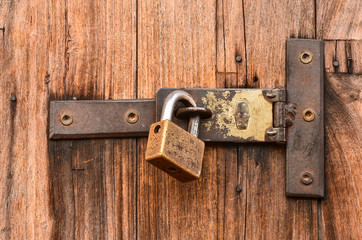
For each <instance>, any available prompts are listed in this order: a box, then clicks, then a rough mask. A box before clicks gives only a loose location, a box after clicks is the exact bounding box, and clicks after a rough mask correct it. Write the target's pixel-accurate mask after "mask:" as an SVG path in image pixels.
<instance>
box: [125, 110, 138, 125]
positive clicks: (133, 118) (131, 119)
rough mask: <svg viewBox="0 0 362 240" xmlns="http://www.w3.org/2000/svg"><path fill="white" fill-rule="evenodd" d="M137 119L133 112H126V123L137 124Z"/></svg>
mask: <svg viewBox="0 0 362 240" xmlns="http://www.w3.org/2000/svg"><path fill="white" fill-rule="evenodd" d="M138 119H139V116H138V113H136V112H135V111H129V112H127V117H126V120H127V122H128V123H130V124H135V123H136V122H138Z"/></svg>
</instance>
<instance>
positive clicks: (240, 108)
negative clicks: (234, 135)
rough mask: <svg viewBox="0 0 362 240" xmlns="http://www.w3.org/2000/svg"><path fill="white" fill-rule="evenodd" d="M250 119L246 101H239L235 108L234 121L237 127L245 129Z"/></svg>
mask: <svg viewBox="0 0 362 240" xmlns="http://www.w3.org/2000/svg"><path fill="white" fill-rule="evenodd" d="M249 119H250V113H249V107H248V103H247V102H246V101H239V102H238V104H237V105H236V109H235V123H236V127H237V128H238V129H247V128H248V124H249Z"/></svg>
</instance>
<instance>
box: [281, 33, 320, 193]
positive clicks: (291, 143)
mask: <svg viewBox="0 0 362 240" xmlns="http://www.w3.org/2000/svg"><path fill="white" fill-rule="evenodd" d="M323 53H324V51H323V41H319V40H302V39H289V40H288V41H287V66H286V67H287V93H288V94H287V101H288V104H287V105H286V112H287V115H288V116H289V120H290V122H292V125H291V126H290V127H289V128H288V135H287V144H286V154H287V155H286V194H287V195H288V196H293V197H316V198H320V197H323V196H324V109H323V108H324V107H323V105H324V97H323V69H324V63H323V62H324V57H323Z"/></svg>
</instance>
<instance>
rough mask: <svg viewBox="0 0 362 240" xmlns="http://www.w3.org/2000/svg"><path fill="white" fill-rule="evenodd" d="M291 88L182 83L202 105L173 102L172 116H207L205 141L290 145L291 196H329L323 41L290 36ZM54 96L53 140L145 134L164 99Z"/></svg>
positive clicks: (180, 121) (180, 119)
mask: <svg viewBox="0 0 362 240" xmlns="http://www.w3.org/2000/svg"><path fill="white" fill-rule="evenodd" d="M286 69H287V73H286V77H287V89H285V88H284V87H278V88H274V89H249V88H248V89H247V88H244V89H243V88H241V89H197V88H194V89H182V90H184V91H185V92H187V93H189V94H190V95H191V96H192V97H193V99H194V100H195V102H196V103H197V107H186V106H184V105H183V104H182V103H178V104H176V105H175V113H174V114H175V116H176V118H174V122H175V124H177V125H178V126H181V127H182V128H184V129H187V121H186V120H185V118H188V117H190V116H195V115H198V116H200V118H201V121H200V128H199V134H198V137H199V138H200V139H201V140H203V141H204V142H234V143H246V142H260V143H263V142H274V143H286V154H287V162H286V169H287V174H286V176H287V181H286V182H287V186H286V192H287V195H288V196H299V197H323V195H324V149H323V147H324V139H323V136H324V135H323V134H324V130H323V127H324V119H323V113H324V112H323V102H324V100H323V44H322V41H318V40H300V39H289V40H288V41H287V65H286ZM174 90H177V89H171V88H161V89H159V91H158V92H157V94H156V98H155V99H139V100H109V101H107V100H94V101H93V100H85V101H81V100H76V101H51V103H50V118H49V119H50V122H49V137H50V139H80V138H106V137H141V136H147V135H148V132H149V129H150V126H151V124H153V123H155V122H157V121H159V120H160V119H159V118H160V116H161V110H162V106H163V103H164V101H165V98H166V97H167V96H168V95H169V94H170V93H171V92H172V91H174Z"/></svg>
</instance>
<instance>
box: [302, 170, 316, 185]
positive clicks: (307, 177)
mask: <svg viewBox="0 0 362 240" xmlns="http://www.w3.org/2000/svg"><path fill="white" fill-rule="evenodd" d="M300 181H301V182H302V183H303V184H304V185H309V184H311V183H312V182H313V181H314V178H313V175H312V174H311V173H310V172H303V173H302V175H301V178H300Z"/></svg>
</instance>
